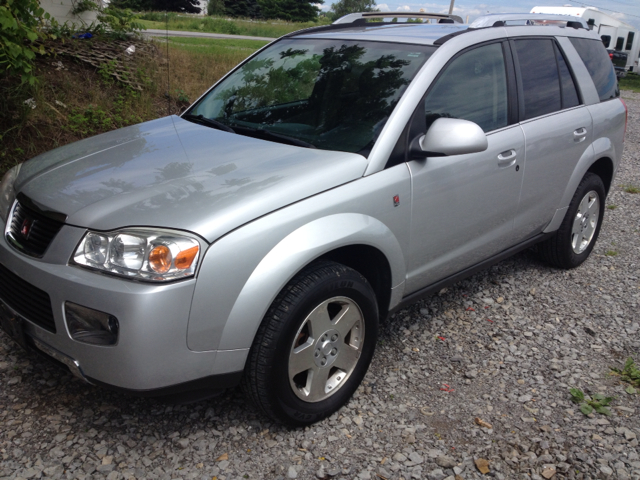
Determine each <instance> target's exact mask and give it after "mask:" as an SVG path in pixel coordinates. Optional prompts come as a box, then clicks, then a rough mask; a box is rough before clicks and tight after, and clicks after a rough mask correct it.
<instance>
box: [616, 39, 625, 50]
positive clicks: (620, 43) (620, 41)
mask: <svg viewBox="0 0 640 480" xmlns="http://www.w3.org/2000/svg"><path fill="white" fill-rule="evenodd" d="M622 47H624V37H618V40H616V50H622Z"/></svg>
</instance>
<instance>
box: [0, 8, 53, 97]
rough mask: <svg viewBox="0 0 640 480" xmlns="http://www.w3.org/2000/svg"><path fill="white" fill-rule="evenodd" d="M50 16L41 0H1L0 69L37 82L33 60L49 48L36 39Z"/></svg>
mask: <svg viewBox="0 0 640 480" xmlns="http://www.w3.org/2000/svg"><path fill="white" fill-rule="evenodd" d="M49 18H50V16H49V14H48V13H45V12H44V10H43V9H42V8H41V7H40V3H39V1H38V0H0V69H2V70H3V71H4V72H6V73H7V74H8V75H19V76H20V78H21V80H22V83H28V84H29V85H34V84H35V82H36V77H35V76H34V74H33V60H34V59H35V57H36V53H41V54H43V55H44V53H45V50H44V47H43V46H41V45H39V46H38V45H35V44H34V43H33V42H35V41H36V40H37V39H38V38H40V37H41V35H42V31H41V26H42V22H43V19H49Z"/></svg>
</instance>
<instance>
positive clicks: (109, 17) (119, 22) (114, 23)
mask: <svg viewBox="0 0 640 480" xmlns="http://www.w3.org/2000/svg"><path fill="white" fill-rule="evenodd" d="M98 20H100V22H102V23H103V24H104V25H106V29H107V32H108V33H111V34H112V35H114V36H115V37H118V38H126V37H127V34H128V33H135V34H137V33H139V32H140V31H141V30H146V29H147V27H145V26H144V25H143V24H141V23H140V22H137V21H136V20H138V16H137V15H136V14H135V13H133V12H132V11H131V10H129V9H128V8H127V9H124V10H121V9H119V8H114V7H107V8H105V9H103V10H101V11H100V12H99V13H98Z"/></svg>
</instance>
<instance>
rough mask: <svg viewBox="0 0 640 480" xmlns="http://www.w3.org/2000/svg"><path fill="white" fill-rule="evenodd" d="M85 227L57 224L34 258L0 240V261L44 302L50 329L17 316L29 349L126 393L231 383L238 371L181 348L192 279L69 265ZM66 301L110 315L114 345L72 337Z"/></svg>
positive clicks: (210, 355)
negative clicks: (134, 277) (152, 279)
mask: <svg viewBox="0 0 640 480" xmlns="http://www.w3.org/2000/svg"><path fill="white" fill-rule="evenodd" d="M84 232H85V230H84V229H82V228H77V227H72V226H68V225H65V226H63V228H62V229H61V230H60V232H59V233H58V234H57V236H56V237H55V239H54V240H53V242H52V243H51V245H50V246H49V248H48V250H47V251H46V253H45V254H44V256H43V257H42V258H41V259H36V258H32V257H28V256H26V255H23V254H21V253H19V252H17V251H16V250H14V249H13V248H12V247H11V246H10V245H9V244H8V243H7V241H6V239H5V238H4V236H2V238H1V239H0V264H2V265H3V266H4V267H5V268H6V269H7V270H9V271H10V272H11V273H12V274H14V275H17V276H18V277H20V278H21V279H22V280H24V281H26V282H28V283H29V284H31V285H32V286H34V287H36V288H38V289H40V290H42V291H44V292H46V293H47V294H48V295H49V297H50V300H51V307H52V310H53V319H54V322H55V330H56V331H55V333H53V332H51V331H48V330H47V329H45V328H42V327H40V326H38V325H37V324H36V323H34V322H33V321H32V319H29V318H26V319H25V318H24V317H21V322H22V325H23V331H24V334H25V337H26V338H27V343H28V344H29V345H28V346H32V347H35V348H37V349H38V350H39V351H42V352H44V353H46V354H47V355H48V356H50V357H52V358H54V359H56V360H58V361H59V362H61V363H63V364H65V365H67V367H69V368H70V370H71V371H72V372H73V373H74V374H75V375H77V376H80V377H82V378H84V379H85V380H87V381H89V382H90V383H94V384H100V385H103V386H107V387H112V388H115V389H119V390H125V391H129V392H132V393H139V394H146V395H153V394H154V392H155V394H158V395H165V394H168V393H171V392H172V391H174V390H176V389H177V390H178V391H185V390H192V389H196V388H198V387H201V386H203V384H204V386H208V387H209V388H225V387H229V386H232V385H233V384H234V383H237V381H238V380H239V377H240V372H238V371H237V369H236V371H224V370H222V371H221V368H220V365H218V366H217V367H216V356H217V353H218V352H216V351H208V352H194V351H192V350H189V348H188V347H187V324H188V320H189V311H190V308H191V299H192V297H193V292H194V289H195V283H196V280H195V279H188V280H184V281H178V282H173V283H169V284H165V285H157V284H145V283H141V282H133V281H129V280H125V279H121V278H117V277H113V276H108V275H103V274H99V273H94V272H91V271H88V270H84V269H82V268H77V267H72V266H69V265H67V262H68V260H69V258H70V257H71V254H72V250H73V248H75V246H76V245H77V244H78V243H79V241H80V239H81V237H82V235H83V234H84ZM1 298H2V292H0V299H1ZM67 301H69V302H73V303H76V304H78V305H82V306H86V307H89V308H92V309H95V310H99V311H102V312H107V313H109V314H111V315H113V316H115V317H116V318H117V319H118V322H119V325H120V332H119V338H118V343H117V344H116V345H113V346H99V345H89V344H85V343H80V342H77V341H75V340H73V339H72V338H71V336H70V335H69V333H68V331H67V326H66V321H65V313H64V304H65V302H67ZM13 313H14V314H15V311H14V312H13ZM223 363H224V362H223ZM216 379H217V380H216Z"/></svg>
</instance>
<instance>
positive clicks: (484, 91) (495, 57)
mask: <svg viewBox="0 0 640 480" xmlns="http://www.w3.org/2000/svg"><path fill="white" fill-rule="evenodd" d="M507 105H508V103H507V74H506V70H505V64H504V55H503V53H502V45H501V44H499V43H494V44H491V45H486V46H482V47H478V48H475V49H473V50H469V51H467V52H465V53H463V54H462V55H460V56H458V57H456V58H455V59H454V60H453V61H452V62H451V63H450V64H449V65H447V66H446V67H445V70H444V72H443V73H442V75H440V77H439V78H438V79H437V80H436V82H435V84H434V86H433V88H431V90H430V91H429V93H428V94H427V96H426V98H425V114H426V116H427V127H428V126H429V125H430V124H431V123H432V122H433V121H434V120H435V119H436V118H438V117H449V118H461V119H463V120H470V121H472V122H475V123H477V124H478V125H480V127H481V128H482V129H483V130H484V131H485V132H490V131H491V130H496V129H498V128H502V127H506V126H507V124H508V116H507Z"/></svg>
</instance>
